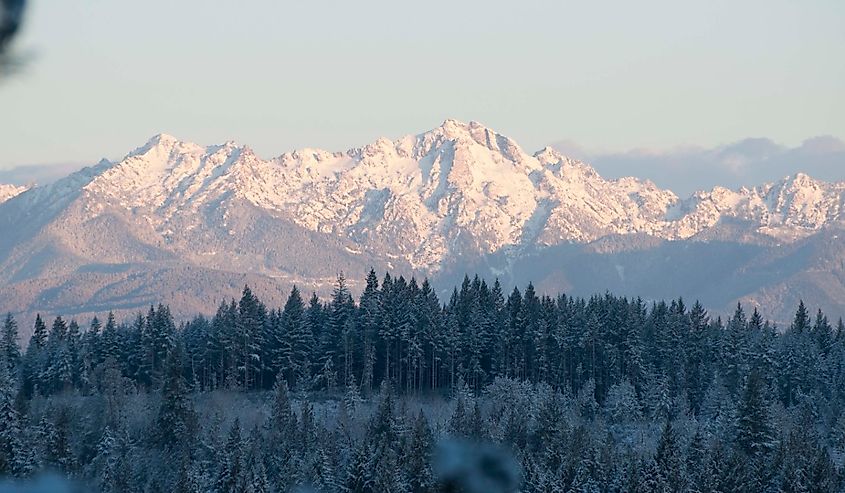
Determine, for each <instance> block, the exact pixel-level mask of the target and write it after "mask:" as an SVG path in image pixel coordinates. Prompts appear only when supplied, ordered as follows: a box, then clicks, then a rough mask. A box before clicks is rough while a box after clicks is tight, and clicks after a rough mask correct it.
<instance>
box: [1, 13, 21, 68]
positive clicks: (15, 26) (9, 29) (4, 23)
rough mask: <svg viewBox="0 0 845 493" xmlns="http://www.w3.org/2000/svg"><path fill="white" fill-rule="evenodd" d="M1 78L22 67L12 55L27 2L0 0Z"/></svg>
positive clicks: (18, 60) (19, 61)
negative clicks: (14, 41)
mask: <svg viewBox="0 0 845 493" xmlns="http://www.w3.org/2000/svg"><path fill="white" fill-rule="evenodd" d="M0 2H2V3H0V77H2V76H4V75H7V74H8V73H10V72H12V71H13V70H14V69H15V68H17V67H19V66H20V65H21V60H20V59H19V58H18V57H16V56H14V55H13V54H12V53H11V50H10V47H11V45H12V40H13V39H14V38H15V36H16V35H17V34H18V31H19V30H20V26H21V21H22V20H23V13H24V10H25V7H26V0H0Z"/></svg>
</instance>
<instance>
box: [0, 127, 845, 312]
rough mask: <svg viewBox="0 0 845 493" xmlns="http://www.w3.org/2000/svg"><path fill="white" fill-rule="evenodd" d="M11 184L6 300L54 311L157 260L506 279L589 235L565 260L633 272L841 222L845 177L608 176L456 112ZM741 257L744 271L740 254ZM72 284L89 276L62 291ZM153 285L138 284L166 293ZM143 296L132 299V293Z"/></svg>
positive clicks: (5, 221) (269, 274) (229, 270)
mask: <svg viewBox="0 0 845 493" xmlns="http://www.w3.org/2000/svg"><path fill="white" fill-rule="evenodd" d="M0 190H5V189H0ZM2 193H5V192H2ZM2 193H0V197H2V196H3V195H2ZM10 193H15V194H16V195H15V196H14V198H12V199H9V200H5V202H2V203H0V230H2V231H4V235H0V283H3V285H4V286H5V287H8V288H9V289H8V290H7V292H8V293H16V294H14V296H12V295H10V297H9V299H8V300H7V301H6V302H4V303H5V304H3V303H0V305H2V306H0V309H3V310H5V309H12V310H15V309H21V308H20V307H22V306H24V307H29V308H31V309H33V310H35V309H38V308H39V306H43V304H44V303H47V302H48V301H49V300H54V301H53V302H50V303H54V306H55V307H56V309H59V308H62V307H67V306H70V305H72V304H73V303H78V304H79V305H80V306H83V305H85V306H88V305H91V306H94V305H96V306H99V305H98V304H103V303H113V302H114V300H113V299H111V298H109V299H106V298H103V297H104V296H105V294H104V293H110V292H126V293H132V292H136V290H137V289H142V288H141V287H139V286H141V285H142V284H144V282H146V281H144V282H141V281H139V279H142V278H143V279H148V278H149V276H148V275H147V276H146V277H144V276H145V274H144V273H148V272H151V271H152V270H154V271H155V272H156V273H157V274H156V276H157V277H158V278H161V279H162V280H161V285H162V286H182V288H184V289H188V287H189V286H188V285H194V284H195V283H197V282H201V281H197V280H195V279H190V278H186V277H185V272H202V273H203V274H202V276H205V277H208V276H211V275H212V274H211V273H212V272H213V273H215V274H213V275H214V276H218V277H220V278H226V279H240V277H237V276H242V275H250V276H252V277H251V279H259V278H260V279H263V281H261V282H262V283H266V285H267V286H276V287H277V288H278V287H279V286H280V285H282V284H284V285H290V284H291V283H300V284H303V285H307V286H318V285H319V286H322V285H328V284H330V283H331V279H332V278H333V277H334V275H335V274H337V272H339V271H346V272H364V271H366V270H367V269H369V268H370V267H374V268H376V269H377V270H384V269H392V270H396V271H399V272H405V273H421V274H427V275H442V276H443V277H444V279H445V278H446V277H447V276H449V275H451V274H452V273H458V275H462V272H463V271H464V270H466V269H467V268H469V266H471V265H488V266H489V267H491V272H494V273H499V272H502V273H505V274H506V275H509V276H513V275H514V274H515V272H508V270H509V269H518V270H523V271H527V270H526V268H527V266H528V262H530V261H531V258H533V257H532V255H537V252H540V251H543V250H547V251H549V252H551V253H550V255H551V256H550V257H549V259H550V260H549V265H547V266H544V267H543V268H542V270H543V272H544V273H545V274H548V275H550V276H552V278H555V277H554V276H555V275H556V272H557V271H558V270H559V269H561V268H562V264H560V262H561V261H559V259H558V260H555V259H556V258H557V257H554V252H555V251H556V250H555V249H556V248H563V250H561V251H569V250H568V249H569V248H570V247H571V248H575V249H577V248H579V245H580V244H587V243H589V244H591V245H593V246H595V248H591V249H590V252H591V253H584V254H583V256H582V254H581V253H579V254H578V256H577V257H571V258H578V259H581V260H578V262H593V261H597V262H600V263H599V265H604V264H601V262H603V261H606V259H607V258H610V257H601V259H605V260H601V259H600V258H599V257H595V255H599V256H600V255H605V256H606V255H611V256H612V255H622V252H624V251H629V252H631V253H629V254H627V255H628V256H627V257H619V258H620V259H627V258H629V257H630V258H631V259H636V260H631V262H630V264H626V263H625V262H623V261H622V260H620V261H619V263H618V265H617V264H614V265H611V266H609V267H608V269H607V273H605V274H606V275H607V276H609V277H607V278H612V277H613V276H621V275H622V274H620V273H622V272H624V273H625V274H624V276H623V277H624V278H626V279H636V278H637V277H636V276H635V275H634V272H638V271H637V266H638V265H651V263H654V265H662V264H660V262H659V260H660V258H663V257H660V256H661V255H663V256H665V252H674V251H675V250H673V249H672V248H669V247H667V249H662V247H660V245H662V244H663V243H666V241H667V240H669V241H668V243H676V242H677V243H682V244H683V243H684V240H691V241H694V242H696V243H701V244H705V245H706V244H707V242H710V241H713V240H718V241H721V242H731V243H734V244H740V245H741V244H746V243H748V244H753V245H756V246H755V248H756V247H760V248H769V247H770V246H776V245H778V244H781V243H782V244H785V245H786V244H797V243H799V242H800V241H803V240H804V239H808V238H809V239H810V240H812V238H813V236H814V235H818V234H823V233H824V232H825V231H828V230H830V229H831V228H834V229H835V228H841V227H843V226H845V224H843V219H845V216H843V211H845V183H826V182H822V181H818V180H814V179H812V178H810V177H808V176H806V175H803V174H799V175H795V176H792V177H787V178H785V179H783V180H781V181H779V182H776V183H773V184H767V185H763V186H760V187H756V188H753V189H740V190H728V189H725V188H720V187H716V188H714V189H713V190H709V191H702V192H697V193H695V194H693V195H692V196H691V197H689V198H686V199H680V198H679V197H677V196H676V195H675V194H674V193H672V192H671V191H669V190H663V189H660V188H658V187H657V186H655V185H654V184H653V183H651V182H650V181H647V180H639V179H636V178H621V179H617V180H608V179H604V178H602V177H601V176H600V175H599V174H598V173H596V171H595V170H594V169H593V168H591V167H590V166H588V165H587V164H585V163H583V162H580V161H577V160H574V159H571V158H568V157H566V156H564V155H562V154H560V153H559V152H557V151H555V150H553V149H550V148H545V149H542V150H540V151H538V152H536V153H534V154H529V153H526V152H525V151H524V150H523V149H522V148H520V146H519V145H518V144H517V143H516V142H514V141H513V140H511V139H509V138H507V137H505V136H503V135H501V134H499V133H497V132H495V131H493V130H491V129H489V128H487V127H485V126H483V125H481V124H479V123H477V122H470V123H462V122H459V121H456V120H447V121H445V122H444V123H443V124H442V125H440V126H439V127H437V128H434V129H432V130H430V131H428V132H425V133H422V134H419V135H409V136H405V137H402V138H399V139H396V140H389V139H385V138H381V139H378V140H376V141H375V142H373V143H371V144H369V145H366V146H364V147H360V148H355V149H351V150H348V151H345V152H329V151H324V150H319V149H301V150H298V151H293V152H289V153H285V154H282V155H281V156H278V157H276V158H271V159H264V158H261V157H259V156H257V155H255V153H254V152H253V151H252V150H250V149H249V148H248V147H246V146H242V145H239V144H236V143H234V142H226V143H224V144H221V145H213V146H201V145H198V144H193V143H190V142H183V141H180V140H179V139H177V138H175V137H172V136H168V135H164V134H161V135H157V136H155V137H153V138H152V139H150V140H149V141H148V142H147V143H146V144H144V145H143V146H141V147H139V148H138V149H135V150H134V151H132V152H130V153H129V154H127V155H126V157H124V158H123V159H121V160H119V161H116V162H110V161H106V160H104V161H101V162H100V163H98V164H97V165H95V166H92V167H89V168H85V169H83V170H80V171H78V172H76V173H74V174H72V175H69V176H68V177H66V178H64V179H61V180H58V181H56V182H53V183H51V184H49V185H46V186H38V187H33V188H31V189H29V190H25V191H20V190H14V192H10ZM6 232H9V233H6ZM811 243H812V242H811ZM702 248H704V249H705V250H706V249H707V248H709V247H706V246H704V247H702ZM731 251H733V250H731ZM737 251H745V250H743V249H742V248H739V249H737ZM753 251H757V250H753ZM634 252H646V253H634ZM648 252H651V253H648ZM637 255H644V256H645V257H644V258H650V257H648V256H649V255H655V256H658V257H660V258H657V257H655V259H651V260H648V261H646V260H640V259H639V257H638V256H637ZM565 258H570V257H565ZM837 258H838V257H837ZM735 260H736V261H737V262H738V267H737V271H738V272H740V271H741V270H742V268H743V267H742V265H741V263H742V262H744V261H746V260H747V259H745V258H744V257H743V258H738V259H735ZM473 262H477V264H473ZM626 262H627V260H626ZM834 263H835V262H834ZM494 264H495V265H494ZM559 264H560V265H559ZM837 265H838V264H837ZM494 267H495V270H492V269H493V268H494ZM710 267H713V266H709V267H708V266H705V269H709V270H712V269H710ZM473 268H474V267H473ZM151 269H152V270H151ZM561 272H562V271H561ZM605 274H602V275H603V276H604V275H605ZM640 275H641V277H642V279H645V280H646V281H647V282H658V281H655V279H656V278H652V277H650V276H649V275H647V274H644V273H640ZM221 276H222V277H221ZM632 276H633V277H632ZM584 277H585V279H586V278H589V277H594V278H595V279H605V277H601V276H598V277H596V274H595V273H588V274H585V275H584ZM663 277H664V278H665V277H666V276H663ZM572 279H573V285H577V284H578V283H581V284H583V285H586V286H592V284H590V283H589V282H587V281H585V280H584V279H581V280H580V281H578V282H575V279H580V278H578V277H577V276H575V275H574V274H573V277H572ZM760 279H763V277H761V278H760ZM766 279H768V278H766ZM646 281H644V282H646ZM670 281H671V280H670V279H662V280H660V281H659V282H661V283H668V284H666V285H667V286H669V285H672V286H674V285H675V284H672V282H675V281H671V282H670ZM676 281H677V280H676ZM770 281H771V282H775V281H774V280H771V279H769V280H766V281H765V282H766V283H769V282H770ZM77 282H81V283H84V284H85V285H86V286H88V285H90V286H97V288H96V289H93V288H92V291H91V292H90V293H88V292H87V291H85V292H83V291H84V290H78V289H77V290H75V291H73V293H75V294H74V295H73V296H70V295H68V296H67V297H57V295H56V293H58V292H65V290H67V289H69V287H70V286H72V285H73V284H74V283H77ZM233 282H234V281H233ZM255 282H258V281H255ZM585 282H586V284H584V283H585ZM761 282H763V281H761ZM778 282H780V281H778ZM784 282H785V281H784ZM278 283H281V284H278ZM235 284H237V282H235ZM118 286H123V287H120V288H118ZM182 288H179V289H182ZM168 289H170V288H168ZM174 289H175V288H174ZM268 289H269V288H268ZM274 289H275V288H274ZM57 290H58V291H57ZM200 291H202V290H200ZM68 292H69V291H68ZM218 294H219V293H217V292H215V294H214V296H217V295H218ZM127 296H129V295H128V294H127ZM145 296H147V295H145ZM151 296H152V295H149V296H147V298H149V299H147V298H144V299H145V300H147V301H160V300H157V299H155V300H154V299H152V298H151ZM174 296H175V294H174ZM60 298H61V299H60ZM141 298H143V297H139V298H137V299H136V298H135V297H131V296H130V297H128V298H126V303H127V305H126V306H127V307H130V305H131V306H135V305H134V303H136V302H137V303H140V302H141V301H138V300H141ZM212 298H213V297H212ZM833 298H834V297H831V299H833ZM199 299H201V296H200V294H198V295H197V297H196V298H195V299H194V301H192V302H191V303H189V304H186V306H184V307H182V308H183V309H187V306H188V305H190V307H191V308H192V309H193V308H195V307H196V306H197V305H196V303H198V302H199V301H198V300H199ZM216 299H217V298H214V300H216ZM714 299H715V298H714ZM45 300H47V301H45ZM731 301H733V298H731ZM145 302H146V301H145ZM215 302H216V301H215ZM48 304H49V303H48ZM51 306H53V305H51ZM175 308H176V309H179V307H175ZM211 308H213V307H211ZM0 311H2V310H0Z"/></svg>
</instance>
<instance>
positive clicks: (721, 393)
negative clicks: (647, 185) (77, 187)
mask: <svg viewBox="0 0 845 493" xmlns="http://www.w3.org/2000/svg"><path fill="white" fill-rule="evenodd" d="M807 301H808V302H811V301H812V300H807ZM161 302H162V304H160V305H158V306H155V307H150V309H149V311H148V312H147V313H146V314H138V315H137V317H136V318H134V319H133V320H129V321H118V320H115V317H114V316H112V315H108V316H105V317H104V318H103V320H99V319H96V318H95V319H94V320H92V321H84V326H81V325H80V322H82V321H79V322H78V321H75V320H70V321H66V320H64V319H62V318H61V317H59V318H56V319H55V320H52V321H44V320H42V319H41V318H40V317H39V318H38V319H37V320H36V322H35V326H34V328H33V335H32V337H31V339H30V340H29V342H28V344H26V346H25V349H21V346H20V344H19V341H18V336H17V334H18V330H19V327H18V326H17V323H16V321H15V319H14V318H13V317H12V316H11V315H8V316H6V319H5V323H4V324H3V332H2V338H0V475H2V476H6V477H8V478H22V479H31V478H34V477H37V476H39V475H40V474H42V473H43V472H45V471H51V472H53V473H56V474H59V475H61V476H67V478H68V480H69V481H71V482H72V484H75V485H81V487H82V488H83V489H85V490H94V491H109V492H112V491H114V492H139V493H140V492H153V491H167V492H170V491H173V492H188V491H220V492H229V491H236V492H264V491H312V490H313V491H354V492H366V491H373V492H384V491H391V492H403V491H407V492H422V491H472V492H474V491H531V492H534V491H538V492H559V491H596V492H610V491H661V492H662V491H702V492H704V491H788V492H792V491H796V492H797V491H841V488H842V487H843V473H845V471H843V459H845V327H844V326H843V322H842V320H841V319H839V320H838V322H833V321H830V320H828V318H827V317H826V316H825V315H824V314H823V313H822V312H821V311H818V312H817V313H816V314H815V315H814V316H811V314H810V313H809V312H808V309H807V308H806V307H805V305H804V303H803V302H802V303H801V304H800V305H799V306H798V307H797V311H796V313H795V317H794V321H793V322H792V323H791V325H789V326H788V327H775V326H773V325H772V324H770V323H768V322H767V321H765V320H763V319H762V317H761V316H760V315H759V313H758V312H757V311H756V310H754V311H752V312H751V313H748V312H746V311H745V310H744V309H743V307H742V306H737V308H736V311H735V313H734V315H733V316H732V317H731V318H730V319H729V320H725V321H723V320H719V319H715V320H714V319H711V318H710V317H709V316H708V314H707V313H706V312H705V310H704V309H703V308H702V307H701V305H700V304H698V303H693V304H692V305H691V306H688V305H687V304H686V302H685V301H683V300H681V299H677V300H673V301H670V302H662V301H661V302H657V303H653V304H646V303H644V302H643V301H642V300H639V299H628V298H622V297H616V296H613V295H611V294H605V295H597V296H594V297H592V298H589V299H581V298H574V297H569V296H566V295H563V294H560V295H557V296H556V297H550V296H546V295H541V294H538V293H537V292H535V290H534V288H533V287H532V286H531V285H528V286H526V287H525V288H524V290H522V291H520V290H518V289H515V290H514V291H513V292H511V293H510V294H508V293H504V292H502V289H501V288H500V285H499V283H498V281H497V282H495V283H493V285H492V286H491V285H489V284H487V283H486V282H485V281H484V280H481V279H479V278H477V277H476V278H475V279H472V280H471V279H469V278H465V280H464V282H463V283H462V285H461V286H460V287H458V288H456V289H455V290H454V291H453V293H452V295H451V297H450V299H449V300H448V301H447V302H443V301H442V300H439V299H438V297H437V295H436V294H435V293H434V291H433V290H432V288H431V286H430V285H429V283H428V282H427V281H423V282H422V283H421V284H420V283H418V282H417V281H416V280H414V279H411V280H406V279H405V278H403V277H398V278H393V277H391V276H390V275H389V274H388V275H385V277H384V278H383V280H381V282H379V279H378V277H377V276H376V274H375V272H371V273H370V274H369V276H368V277H367V279H366V288H365V289H364V291H363V293H362V295H361V296H360V299H358V300H357V301H356V300H354V299H353V297H352V295H351V294H350V291H349V290H348V289H347V286H346V281H345V280H344V278H343V277H342V276H341V277H339V278H338V281H337V285H336V287H335V289H334V292H333V295H332V297H331V299H329V300H320V299H318V298H317V297H316V296H311V297H310V298H308V297H307V296H303V294H302V293H301V292H300V291H299V290H298V289H296V288H294V289H293V290H292V291H291V293H290V296H289V298H288V300H287V302H286V303H285V305H284V306H283V307H268V306H265V305H264V304H263V303H262V302H261V301H260V300H259V299H258V298H257V297H256V296H255V295H254V294H253V293H252V292H251V291H250V289H249V288H248V287H245V288H244V290H243V294H242V296H241V298H240V300H231V301H230V302H225V303H222V304H221V305H220V307H219V308H218V310H217V313H216V314H214V315H213V316H212V317H210V318H207V317H202V316H198V317H196V318H195V319H193V320H191V321H190V322H187V323H181V324H178V325H177V324H176V323H175V322H174V319H173V317H172V316H171V314H170V310H169V308H168V306H167V300H161Z"/></svg>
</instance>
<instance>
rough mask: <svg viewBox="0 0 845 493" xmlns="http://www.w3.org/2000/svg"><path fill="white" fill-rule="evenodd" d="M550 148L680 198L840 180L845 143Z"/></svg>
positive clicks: (564, 144)
mask: <svg viewBox="0 0 845 493" xmlns="http://www.w3.org/2000/svg"><path fill="white" fill-rule="evenodd" d="M552 147H554V148H556V149H558V150H559V151H561V152H563V153H565V154H568V155H570V156H572V157H575V158H577V159H581V160H583V161H584V162H587V163H589V164H590V165H592V166H593V167H594V168H595V169H596V171H598V172H599V174H601V175H602V176H604V177H606V178H621V177H623V176H635V177H637V178H646V179H649V180H651V181H653V182H654V183H655V184H657V185H658V186H660V187H662V188H668V189H670V190H672V191H673V192H675V193H676V194H678V195H679V196H681V197H685V196H689V195H690V194H692V193H693V192H695V191H696V190H702V189H711V188H713V187H715V186H723V187H727V188H740V187H753V186H757V185H761V184H763V183H767V182H773V181H776V180H779V179H781V178H783V177H785V176H790V175H794V174H795V173H806V174H808V175H810V176H812V177H813V178H817V179H821V180H825V181H842V180H845V142H843V141H842V140H841V139H838V138H836V137H833V136H818V137H812V138H809V139H806V140H805V141H804V142H803V143H802V144H801V145H799V146H797V147H787V146H782V145H779V144H777V143H775V142H774V141H772V140H771V139H768V138H748V139H743V140H739V141H736V142H733V143H730V144H727V145H722V146H717V147H712V148H705V147H694V146H686V147H676V148H672V149H668V150H652V149H632V150H629V151H624V152H591V151H588V150H585V149H583V148H582V147H580V146H578V145H577V144H574V143H572V142H569V141H560V142H557V143H554V144H552Z"/></svg>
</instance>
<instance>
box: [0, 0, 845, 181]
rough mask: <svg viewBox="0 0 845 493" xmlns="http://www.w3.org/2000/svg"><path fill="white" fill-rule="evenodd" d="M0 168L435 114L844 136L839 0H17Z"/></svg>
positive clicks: (591, 144)
mask: <svg viewBox="0 0 845 493" xmlns="http://www.w3.org/2000/svg"><path fill="white" fill-rule="evenodd" d="M30 5H31V9H30V11H29V16H28V18H27V23H26V26H25V32H24V34H23V36H22V37H21V38H20V39H19V43H18V45H17V49H18V52H19V53H21V54H32V59H31V61H30V62H29V64H28V65H27V66H26V68H25V69H24V70H23V71H22V72H21V73H19V74H17V75H15V76H13V77H11V78H6V79H5V80H2V81H0V168H9V167H12V166H16V165H22V164H30V163H51V162H79V163H85V162H93V161H96V160H97V159H98V158H100V157H102V156H106V157H119V156H121V155H123V154H125V153H126V152H128V151H129V150H130V149H132V148H134V147H136V146H138V145H141V144H142V143H143V142H144V141H145V140H146V139H147V138H148V137H149V136H151V135H152V134H155V133H158V132H167V133H171V134H174V135H176V136H178V137H181V138H184V139H189V140H194V141H197V142H200V143H217V142H222V141H225V140H229V139H235V140H237V141H239V142H243V143H246V144H249V145H251V146H252V147H253V148H254V149H255V150H256V151H257V152H258V153H259V154H260V155H263V156H267V157H269V156H274V155H278V154H280V153H281V152H283V151H286V150H290V149H293V148H299V147H305V146H309V147H322V148H327V149H330V150H341V149H346V148H348V147H350V146H355V145H361V144H364V143H367V142H369V141H372V140H374V139H375V138H376V137H378V136H380V135H385V136H388V137H398V136H400V135H404V134H407V133H417V132H420V131H424V130H426V129H429V128H432V127H434V126H436V125H438V124H439V123H440V122H442V121H443V120H444V119H445V118H447V117H454V118H458V119H462V120H478V121H481V122H482V123H485V124H487V125H489V126H491V127H493V128H495V129H497V130H499V131H501V132H503V133H505V134H506V135H509V136H511V137H513V138H515V139H517V140H518V141H519V142H520V143H522V144H523V146H524V147H525V148H526V149H527V150H529V151H533V150H536V149H537V148H540V147H542V146H543V145H545V144H548V143H552V142H555V141H560V140H567V141H572V142H577V143H578V144H580V145H581V146H585V147H587V148H590V149H600V150H605V151H610V150H621V149H628V148H632V147H649V148H667V147H672V146H677V145H685V144H696V145H703V146H710V145H716V144H720V143H725V142H730V141H733V140H737V139H740V138H743V137H750V136H766V137H769V138H772V139H774V140H775V141H777V142H780V143H783V144H786V145H798V144H799V143H800V142H801V141H802V140H803V139H804V138H806V137H810V136H814V135H821V134H832V135H837V136H840V137H842V136H845V116H844V115H845V61H844V60H845V57H843V53H845V2H842V1H841V0H816V1H802V2H796V1H792V0H789V1H786V0H747V1H740V2H737V1H722V0H717V1H707V2H681V1H677V0H672V1H637V2H629V1H622V2H601V1H597V2H584V1H578V2H548V1H543V2H538V1H520V2H514V1H512V0H511V1H498V0H487V1H483V2H480V1H478V2H477V1H454V0H453V1H428V2H397V1H395V0H393V1H383V2H381V1H380V2H369V1H325V0H324V1H320V0H314V1H296V2H289V1H280V0H249V1H243V2H232V1H225V2H224V1H212V0H168V1H160V0H152V1H132V2H130V1H122V0H77V1H73V0H30Z"/></svg>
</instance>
